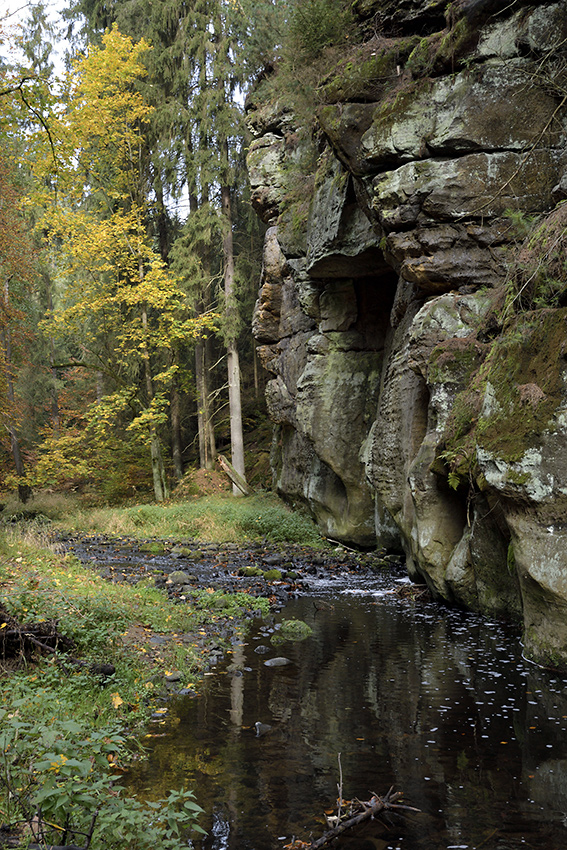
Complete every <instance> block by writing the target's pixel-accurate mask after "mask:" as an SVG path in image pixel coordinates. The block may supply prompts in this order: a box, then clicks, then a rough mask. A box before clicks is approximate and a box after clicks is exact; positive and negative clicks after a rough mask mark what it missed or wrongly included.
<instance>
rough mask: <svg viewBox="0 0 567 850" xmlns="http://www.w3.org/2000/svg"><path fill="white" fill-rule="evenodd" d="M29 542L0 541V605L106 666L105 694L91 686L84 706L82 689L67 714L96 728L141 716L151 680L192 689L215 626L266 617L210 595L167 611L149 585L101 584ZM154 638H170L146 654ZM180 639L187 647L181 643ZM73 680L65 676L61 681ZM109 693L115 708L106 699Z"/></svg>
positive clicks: (239, 600) (245, 601) (256, 604)
mask: <svg viewBox="0 0 567 850" xmlns="http://www.w3.org/2000/svg"><path fill="white" fill-rule="evenodd" d="M31 536H32V532H30V531H29V530H28V531H27V532H26V535H25V538H22V539H18V537H17V534H15V533H14V532H11V533H9V534H8V535H4V539H3V540H2V541H0V588H1V591H2V603H3V605H4V607H5V608H6V610H7V611H8V612H9V613H10V614H11V615H12V616H14V617H16V618H17V619H18V620H19V621H20V622H41V621H44V620H56V621H57V623H58V631H59V632H60V633H61V634H63V635H65V636H66V637H68V638H70V639H71V640H72V641H73V642H74V643H75V645H76V647H77V648H76V652H75V654H76V655H77V656H78V657H79V658H85V659H87V660H88V661H89V662H92V661H105V662H109V663H112V664H114V666H115V667H116V674H115V682H114V683H113V684H112V685H111V687H107V688H100V686H99V684H98V683H96V682H95V683H91V685H90V687H89V689H88V693H87V699H86V702H85V700H84V688H83V687H81V688H80V689H78V700H77V705H76V707H75V711H76V712H79V713H80V712H82V711H83V710H85V711H87V712H89V713H92V712H93V710H96V712H97V717H99V718H101V722H108V721H109V719H110V718H111V717H112V718H113V719H116V717H117V716H122V715H124V712H125V711H126V708H123V706H130V708H129V709H128V711H129V712H130V711H132V710H133V709H132V707H135V710H136V711H137V712H139V713H140V714H141V715H144V711H143V707H144V705H147V703H148V696H151V692H152V691H154V690H155V682H156V677H157V681H158V682H159V681H161V680H163V675H164V674H165V673H166V672H167V671H168V670H171V669H176V670H180V671H181V672H182V673H183V676H184V679H183V684H184V685H186V686H194V685H195V683H196V682H197V681H198V679H199V677H200V672H201V670H202V667H203V657H204V655H205V653H206V649H207V646H206V644H207V640H205V638H209V639H213V637H214V639H215V640H217V638H216V637H215V635H216V634H217V633H218V632H220V631H221V630H222V628H223V626H225V625H226V624H227V623H232V622H234V621H238V620H239V618H243V617H245V616H246V613H247V612H249V611H250V609H251V608H252V607H253V608H254V609H255V610H257V609H265V611H266V610H267V602H266V601H265V600H256V599H254V600H252V599H251V598H250V597H249V596H247V595H246V594H243V593H237V594H225V593H223V592H221V591H213V590H212V589H208V590H202V591H196V592H195V593H194V594H193V595H192V598H191V601H190V603H188V604H185V605H178V604H173V603H172V602H171V601H170V600H169V599H168V597H167V594H166V593H165V591H162V590H159V589H157V588H155V587H154V586H153V584H152V583H151V582H150V581H147V582H140V583H138V584H137V585H135V586H132V585H129V584H113V583H110V582H107V581H104V580H102V579H101V578H100V577H98V576H97V575H96V574H95V573H94V572H92V571H91V570H89V569H86V568H84V567H82V566H81V564H80V563H79V562H78V561H77V559H76V558H74V557H73V556H69V555H67V556H63V555H61V554H60V553H58V552H57V551H52V550H50V549H45V548H39V547H38V546H37V545H34V544H33V543H31V542H30V538H31ZM265 611H264V612H265ZM154 633H157V634H160V635H170V636H171V638H170V640H168V641H167V643H166V644H164V645H163V646H160V648H159V651H153V652H150V651H148V649H147V645H148V641H149V638H150V637H151V635H152V634H154ZM181 635H184V636H186V635H191V636H192V638H193V639H192V640H191V641H188V639H187V637H185V639H183V640H182V639H181V637H180V636H181ZM44 663H45V662H44ZM80 673H81V671H80V670H76V671H74V672H73V673H72V674H69V672H68V670H67V671H63V677H68V676H69V675H72V676H75V675H79V674H80ZM93 688H94V694H93V693H91V691H92V689H93ZM116 692H119V694H118V695H119V697H120V699H121V701H122V702H121V703H120V707H119V708H117V706H116V705H115V703H116V699H113V696H112V694H113V693H116ZM4 696H5V693H4ZM95 696H96V699H95ZM82 706H83V707H82ZM148 710H149V709H148ZM146 713H147V712H146Z"/></svg>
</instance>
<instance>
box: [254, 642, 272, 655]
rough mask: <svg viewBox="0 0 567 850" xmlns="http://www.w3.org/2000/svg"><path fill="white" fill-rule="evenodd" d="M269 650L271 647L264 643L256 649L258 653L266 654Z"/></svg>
mask: <svg viewBox="0 0 567 850" xmlns="http://www.w3.org/2000/svg"><path fill="white" fill-rule="evenodd" d="M269 651H270V647H269V646H266V645H265V644H264V643H261V644H259V645H258V646H257V647H256V648H255V649H254V652H255V653H257V655H266V653H267V652H269Z"/></svg>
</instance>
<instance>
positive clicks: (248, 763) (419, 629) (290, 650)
mask: <svg viewBox="0 0 567 850" xmlns="http://www.w3.org/2000/svg"><path fill="white" fill-rule="evenodd" d="M333 605H334V607H333V609H332V610H331V609H328V610H324V611H320V610H319V611H317V610H315V608H314V606H313V604H312V601H311V600H307V599H305V600H298V601H296V602H295V603H292V604H291V606H290V607H289V608H288V609H287V610H286V616H294V617H299V618H301V619H304V620H306V621H307V622H308V623H309V624H310V625H311V626H312V628H313V630H314V634H313V637H312V638H310V639H308V640H307V641H305V642H303V643H300V644H286V645H285V646H284V647H283V648H280V649H278V650H277V651H273V652H272V655H278V654H285V655H286V656H287V657H288V658H289V659H290V660H291V661H293V664H292V665H289V666H287V667H280V668H272V669H270V668H267V667H265V666H264V663H263V662H264V661H265V659H266V657H269V656H266V655H259V654H257V653H255V651H254V649H255V647H256V646H257V645H258V643H259V642H260V640H259V639H250V641H249V643H248V645H245V646H243V647H237V648H235V651H234V654H233V658H232V663H233V666H234V667H236V668H238V670H237V673H236V674H232V675H231V674H229V673H221V674H219V675H218V676H216V677H214V678H211V679H210V680H209V681H208V683H207V686H206V688H205V690H204V693H203V695H202V697H200V698H199V699H196V700H189V701H184V702H180V704H179V705H178V707H177V720H175V721H173V722H170V728H171V733H170V734H168V735H167V736H166V737H164V738H156V739H155V740H153V741H152V750H151V757H150V760H149V761H148V762H147V764H144V765H140V766H138V767H137V768H136V769H135V770H134V771H133V772H132V775H131V782H132V784H133V785H134V787H135V789H136V790H139V791H140V792H142V791H143V792H144V793H147V794H148V795H149V796H160V795H163V794H165V793H167V791H168V790H169V788H171V787H178V786H181V785H184V786H186V787H187V786H188V787H194V788H196V789H197V793H198V797H199V801H200V802H201V805H203V806H204V808H205V809H206V810H207V812H208V813H209V818H210V819H209V822H208V823H207V824H205V823H204V824H203V825H204V826H206V828H208V829H209V830H211V833H210V835H209V837H208V838H207V839H205V841H204V842H203V848H213V849H214V850H220V848H230V850H245V849H246V848H254V850H270V848H272V847H281V846H282V845H283V844H284V843H286V842H285V841H278V838H279V837H282V836H286V840H288V841H289V840H291V837H292V835H295V836H298V837H302V838H308V837H309V834H310V833H313V835H315V836H316V835H319V834H320V833H321V832H322V831H323V829H324V826H323V824H322V823H319V822H318V821H317V818H318V817H321V815H322V812H323V810H324V809H326V808H329V807H330V806H332V805H333V801H334V799H335V797H336V794H337V781H338V753H339V752H340V753H341V763H342V770H343V777H344V792H345V795H346V796H349V795H350V796H358V797H360V798H365V797H366V795H367V794H369V792H373V791H376V792H378V793H381V792H385V791H386V790H387V789H388V788H389V787H390V785H395V786H396V787H397V788H401V789H403V790H404V791H405V793H406V796H407V799H408V801H410V802H411V803H412V805H415V806H418V807H419V808H420V809H422V812H423V814H420V815H416V816H411V817H409V818H404V820H403V821H401V820H392V822H391V824H390V825H389V826H388V827H384V826H381V825H379V824H376V823H373V824H370V825H369V826H368V827H367V828H366V830H365V832H364V834H357V836H353V837H348V838H344V839H342V841H343V844H344V846H345V847H346V846H347V845H348V846H349V847H351V848H363V847H366V846H368V848H370V847H374V848H378V850H386V848H392V849H393V848H396V847H398V843H397V842H398V841H399V839H400V838H403V842H402V846H405V847H411V848H412V850H413V848H415V850H420V848H426V847H427V848H428V850H432V848H446V847H447V846H451V845H453V846H455V845H456V846H460V847H461V846H462V847H471V848H472V847H476V846H480V845H481V844H482V846H483V848H486V850H495V848H504V847H506V848H514V847H516V846H517V847H520V846H521V847H523V848H532V850H536V848H538V850H539V848H541V847H543V846H545V847H546V848H549V850H551V848H554V847H555V848H557V850H559V848H564V847H565V846H567V829H566V828H565V826H564V825H563V822H562V819H563V817H564V813H565V812H567V746H566V743H565V741H566V737H565V733H566V729H567V696H564V695H562V694H561V688H562V686H563V684H564V683H563V681H562V680H560V679H558V678H557V677H553V676H549V675H548V674H546V673H545V672H544V671H539V670H537V668H534V667H531V666H528V665H527V664H526V662H524V661H523V660H522V658H521V655H520V651H521V648H520V646H519V644H518V641H517V637H516V636H514V635H510V634H508V633H507V632H506V630H505V629H504V628H503V627H502V626H500V625H495V624H488V623H485V622H483V620H482V619H480V618H478V617H476V616H473V615H466V614H461V613H455V612H444V611H442V610H441V609H439V608H438V607H437V606H431V607H420V608H417V607H411V606H408V605H404V604H402V603H393V604H392V603H384V602H382V601H377V602H369V601H368V600H367V601H362V602H361V601H358V600H347V599H344V600H342V599H341V600H337V601H335V602H334V603H333ZM262 642H263V643H266V638H265V637H263V638H262ZM256 721H261V722H262V723H265V724H269V725H270V726H271V727H272V728H271V729H269V730H268V731H267V732H266V733H265V734H263V735H262V736H260V737H258V736H257V735H256V733H255V729H254V723H255V722H256ZM368 842H370V843H368ZM341 846H342V845H341Z"/></svg>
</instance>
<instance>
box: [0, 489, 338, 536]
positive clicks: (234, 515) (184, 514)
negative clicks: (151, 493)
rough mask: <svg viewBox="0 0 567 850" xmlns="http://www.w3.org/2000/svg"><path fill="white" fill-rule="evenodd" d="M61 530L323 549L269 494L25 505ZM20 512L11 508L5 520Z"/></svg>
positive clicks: (308, 525) (299, 518)
mask: <svg viewBox="0 0 567 850" xmlns="http://www.w3.org/2000/svg"><path fill="white" fill-rule="evenodd" d="M26 507H29V508H30V509H32V510H33V512H34V513H35V512H39V514H40V516H39V517H38V518H36V522H38V524H40V523H41V518H44V519H45V520H48V521H50V522H51V523H52V525H53V527H55V528H57V529H59V530H65V531H71V532H74V533H85V534H89V533H94V532H96V533H97V534H106V535H111V536H113V535H115V536H120V535H124V536H133V537H140V538H143V537H162V538H168V539H177V540H182V539H185V538H197V539H199V540H201V541H203V542H206V541H209V542H215V543H224V542H232V543H238V544H245V543H247V542H250V541H260V542H262V541H265V542H266V543H276V544H277V543H281V544H285V543H298V544H301V545H307V546H321V545H322V543H323V540H322V538H321V535H320V533H319V532H318V530H317V528H316V526H315V524H314V523H313V522H312V520H311V519H310V518H309V517H308V516H306V515H305V514H302V513H300V512H299V511H293V510H291V509H290V508H289V507H287V506H286V505H285V504H284V503H283V502H282V501H281V500H280V499H278V498H277V497H276V496H273V495H270V494H265V495H257V496H249V497H246V498H234V497H233V496H231V495H229V494H227V495H224V494H221V495H217V496H207V497H204V498H200V499H192V500H188V501H184V502H169V503H167V504H150V503H148V504H141V505H140V504H138V505H130V506H126V507H121V508H115V507H112V508H110V507H108V508H107V507H101V508H83V507H81V505H80V502H79V501H78V500H77V499H72V498H69V497H68V498H67V499H64V498H61V497H55V496H51V495H49V494H48V495H47V496H42V495H38V496H34V498H33V499H32V501H31V502H30V503H29V504H28V505H27V506H26ZM14 510H18V508H17V507H16V506H15V505H12V504H7V505H6V507H5V508H4V516H9V515H10V513H11V512H13V511H14Z"/></svg>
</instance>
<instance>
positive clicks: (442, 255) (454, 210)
mask: <svg viewBox="0 0 567 850" xmlns="http://www.w3.org/2000/svg"><path fill="white" fill-rule="evenodd" d="M355 8H356V10H357V12H358V14H359V16H360V18H361V19H363V21H365V22H366V26H367V32H368V34H369V36H368V39H367V40H366V41H365V43H364V44H361V45H360V46H359V47H358V48H357V49H356V50H355V49H353V50H352V51H351V52H350V53H349V54H348V56H346V57H345V59H344V61H343V62H341V63H339V66H338V67H337V68H336V69H335V71H334V72H333V73H332V74H328V75H327V77H326V78H325V80H324V81H322V82H321V84H320V87H319V92H318V99H319V103H320V105H319V107H318V109H317V113H316V128H315V136H316V140H317V146H316V148H315V155H313V144H314V143H313V141H312V140H311V142H310V144H311V149H310V150H311V153H310V150H309V144H308V143H307V142H306V140H305V135H302V134H301V133H300V132H298V119H297V118H295V117H294V112H293V107H291V106H289V105H288V106H284V105H282V103H281V102H280V103H275V104H274V103H273V102H272V103H267V102H262V99H261V90H259V92H258V95H257V96H256V98H255V99H252V102H251V104H250V113H249V120H250V126H251V128H252V131H253V133H254V136H255V141H254V142H253V144H252V145H251V148H250V153H249V158H248V166H249V173H250V180H251V184H252V192H253V203H254V205H255V208H256V209H257V211H258V213H259V214H260V215H261V217H262V218H263V220H264V221H265V222H266V223H267V224H268V229H267V234H266V242H265V248H264V266H263V274H262V281H261V288H260V294H259V298H258V302H257V305H256V311H255V317H254V328H253V330H254V334H255V337H256V340H257V342H258V344H259V351H260V355H261V357H262V360H263V363H264V365H265V366H266V368H267V369H268V370H269V372H270V373H271V375H272V378H271V380H270V382H269V384H268V388H267V400H268V407H269V412H270V416H271V417H272V419H273V421H274V423H275V429H274V443H273V455H272V462H273V471H274V479H275V484H276V488H277V490H278V491H279V492H280V493H281V494H282V495H284V496H285V497H287V498H288V499H290V500H294V501H298V502H303V503H305V504H306V505H308V506H309V508H310V510H311V511H312V513H313V515H314V516H315V518H316V519H317V521H318V523H319V524H320V526H321V527H322V529H323V530H324V532H325V533H326V534H327V535H328V536H329V537H330V538H332V539H338V540H342V541H346V542H349V543H354V544H356V545H360V546H368V547H371V546H375V545H378V546H384V547H386V548H388V549H391V550H394V551H403V552H404V553H405V555H406V559H407V565H408V570H409V572H410V575H411V576H412V577H413V578H415V579H418V580H421V581H426V582H427V584H428V585H429V586H430V588H431V589H432V590H433V591H434V593H436V594H437V595H438V596H440V597H443V598H445V599H447V600H449V601H452V602H455V603H458V604H462V605H465V606H467V607H469V608H472V609H475V610H480V611H484V612H489V613H491V614H503V615H506V616H512V617H514V618H516V619H518V620H521V621H522V622H523V626H524V636H525V642H526V649H527V651H528V652H529V653H530V654H531V655H532V656H533V657H535V658H540V659H544V660H547V661H550V660H551V661H561V660H563V661H564V660H566V659H567V616H566V614H567V451H566V449H567V394H566V388H565V381H566V378H567V363H566V358H567V309H566V308H565V307H563V306H561V305H562V303H563V301H562V298H561V297H557V281H555V284H554V285H555V290H554V292H555V296H556V297H554V298H553V299H549V300H548V303H546V302H545V297H544V295H541V297H540V300H539V301H538V299H537V298H536V297H535V296H534V298H532V301H531V302H530V303H529V305H528V306H529V309H520V308H519V305H520V304H521V303H524V304H525V303H526V299H525V293H523V292H522V289H521V288H520V291H518V288H516V290H514V289H513V288H511V287H510V277H511V267H512V262H513V258H514V257H515V256H516V254H517V251H516V248H517V244H518V239H519V236H518V233H519V230H518V227H519V226H523V225H524V224H525V222H526V221H527V220H528V219H529V217H530V216H534V215H539V214H547V213H549V211H551V210H552V209H553V208H554V207H555V206H556V204H557V203H558V202H561V201H562V200H563V199H564V198H567V147H566V139H567V126H566V119H567V106H566V104H567V73H566V71H565V68H566V66H567V56H566V51H565V45H566V43H567V2H565V0H564V1H563V2H556V3H540V4H527V3H524V2H519V1H518V0H517V2H512V3H510V2H505V3H504V2H502V3H500V2H498V0H492V2H480V0H469V2H466V0H460V2H456V3H453V4H452V5H451V6H450V7H449V8H448V9H446V8H445V4H443V3H436V2H431V0H407V2H396V3H392V2H389V0H358V2H357V3H356V4H355ZM310 155H311V157H312V162H313V165H312V167H310V166H309V165H308V164H306V163H308V162H309V157H310ZM557 209H558V210H559V213H558V212H557V211H556V212H555V213H554V215H555V216H556V219H557V220H559V219H560V216H561V207H558V208H557ZM558 216H559V219H558V218H557V217H558ZM557 220H556V221H555V225H554V226H555V230H554V231H553V233H556V232H557V233H558V234H560V233H561V232H563V233H565V231H566V230H567V216H566V221H565V227H564V228H563V231H561V227H559V226H558V225H557ZM546 238H548V234H547V235H546V233H544V234H543V235H542V241H543V242H545V239H546ZM558 239H559V240H560V235H559V236H558ZM546 244H547V243H546ZM561 244H563V243H561ZM550 250H551V248H550ZM565 280H566V284H565V286H566V287H567V276H566V278H565ZM527 285H528V284H526V286H527ZM531 286H532V289H533V284H531ZM514 293H515V294H514ZM566 303H567V299H566Z"/></svg>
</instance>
